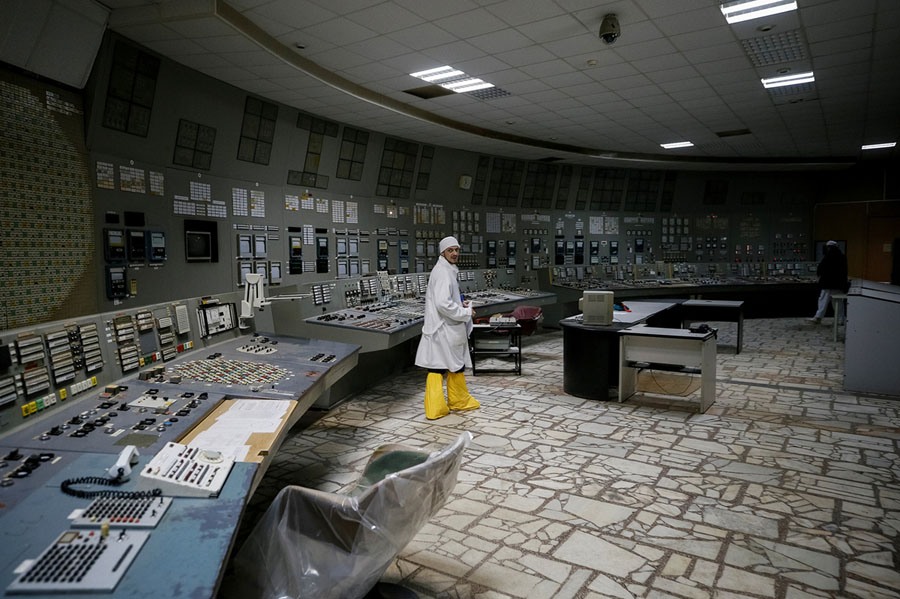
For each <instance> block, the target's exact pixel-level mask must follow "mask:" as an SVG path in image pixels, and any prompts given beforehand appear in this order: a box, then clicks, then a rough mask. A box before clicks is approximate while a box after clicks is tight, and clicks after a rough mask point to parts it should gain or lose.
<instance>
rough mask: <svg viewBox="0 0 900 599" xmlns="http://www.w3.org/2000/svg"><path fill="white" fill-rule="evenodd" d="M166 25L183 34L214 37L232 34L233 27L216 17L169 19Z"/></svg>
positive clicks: (194, 36)
mask: <svg viewBox="0 0 900 599" xmlns="http://www.w3.org/2000/svg"><path fill="white" fill-rule="evenodd" d="M166 25H167V26H168V27H169V28H170V29H172V30H173V31H176V32H178V33H180V34H182V35H183V36H186V37H188V36H189V37H191V38H198V37H215V36H222V35H232V34H233V33H234V29H232V28H231V27H230V26H228V25H226V24H225V22H224V21H221V20H219V19H218V18H216V17H202V18H197V19H185V20H184V21H169V22H167V23H166Z"/></svg>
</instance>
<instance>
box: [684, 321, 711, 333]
mask: <svg viewBox="0 0 900 599" xmlns="http://www.w3.org/2000/svg"><path fill="white" fill-rule="evenodd" d="M688 330H689V331H690V332H692V333H708V332H709V331H710V328H709V325H708V324H706V323H705V322H704V323H703V324H698V325H694V326H692V327H691V328H690V329H688Z"/></svg>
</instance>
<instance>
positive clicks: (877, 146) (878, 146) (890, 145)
mask: <svg viewBox="0 0 900 599" xmlns="http://www.w3.org/2000/svg"><path fill="white" fill-rule="evenodd" d="M896 145H897V142H896V141H889V142H887V143H883V144H866V145H864V146H862V147H860V150H880V149H882V148H893V147H894V146H896Z"/></svg>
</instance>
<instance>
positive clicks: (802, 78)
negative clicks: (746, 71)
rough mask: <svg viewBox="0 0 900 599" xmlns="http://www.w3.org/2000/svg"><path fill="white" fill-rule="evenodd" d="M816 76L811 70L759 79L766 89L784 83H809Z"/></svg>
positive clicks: (780, 85) (783, 84)
mask: <svg viewBox="0 0 900 599" xmlns="http://www.w3.org/2000/svg"><path fill="white" fill-rule="evenodd" d="M815 80H816V77H815V75H813V72H812V71H809V72H808V73H797V74H796V75H783V76H781V77H770V78H769V79H760V81H762V84H763V87H764V88H766V89H769V88H772V87H784V86H785V85H799V84H800V83H810V82H812V81H815Z"/></svg>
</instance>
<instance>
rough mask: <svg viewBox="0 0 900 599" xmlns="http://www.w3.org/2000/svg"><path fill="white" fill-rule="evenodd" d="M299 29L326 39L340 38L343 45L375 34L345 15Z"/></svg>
mask: <svg viewBox="0 0 900 599" xmlns="http://www.w3.org/2000/svg"><path fill="white" fill-rule="evenodd" d="M301 31H302V32H303V33H310V34H312V35H315V36H319V37H323V38H325V39H326V40H340V42H341V43H342V44H343V45H347V44H352V43H353V42H358V41H361V40H364V39H368V38H370V37H375V35H376V33H375V32H374V31H372V30H371V29H367V28H366V27H363V26H362V25H359V24H357V23H354V22H353V21H351V20H350V19H347V18H345V17H337V18H336V19H331V20H330V21H325V22H323V23H319V24H317V25H315V26H314V27H306V28H304V29H302V30H301Z"/></svg>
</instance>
